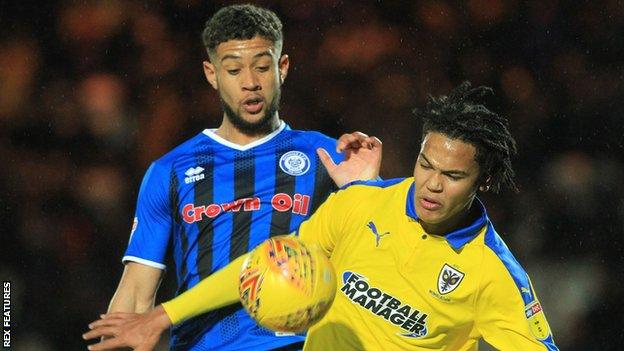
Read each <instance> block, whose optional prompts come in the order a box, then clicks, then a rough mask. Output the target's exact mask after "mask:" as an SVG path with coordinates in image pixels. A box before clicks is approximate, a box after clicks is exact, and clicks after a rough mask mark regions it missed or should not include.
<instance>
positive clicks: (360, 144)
mask: <svg viewBox="0 0 624 351" xmlns="http://www.w3.org/2000/svg"><path fill="white" fill-rule="evenodd" d="M374 147H381V140H379V139H378V138H376V137H369V136H368V135H366V134H364V133H362V132H353V133H350V134H343V135H342V136H341V137H340V138H339V139H338V142H337V143H336V151H337V152H343V151H344V150H346V149H360V148H366V149H369V150H371V149H373V148H374Z"/></svg>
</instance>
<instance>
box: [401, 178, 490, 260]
mask: <svg viewBox="0 0 624 351" xmlns="http://www.w3.org/2000/svg"><path fill="white" fill-rule="evenodd" d="M414 191H415V190H414V182H412V184H411V185H410V187H409V190H408V192H407V199H406V203H405V214H406V215H407V216H408V217H410V218H413V219H415V220H418V214H416V207H415V206H414ZM475 200H476V201H475V204H476V206H478V209H479V213H480V216H479V218H477V219H476V220H475V221H474V222H472V224H470V225H469V226H467V227H464V228H459V229H457V230H454V231H452V232H450V233H448V234H446V235H445V236H444V238H445V239H446V241H448V243H449V244H450V245H451V246H452V247H453V248H454V249H455V250H458V249H460V248H461V247H462V246H464V245H466V243H468V242H469V241H470V240H472V239H474V237H476V236H477V235H478V234H479V232H480V231H481V229H483V227H484V226H485V225H487V224H488V223H489V221H490V220H489V218H488V216H487V212H486V211H485V206H483V203H482V202H481V200H479V199H478V198H475Z"/></svg>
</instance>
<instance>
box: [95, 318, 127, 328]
mask: <svg viewBox="0 0 624 351" xmlns="http://www.w3.org/2000/svg"><path fill="white" fill-rule="evenodd" d="M125 322H126V319H123V318H115V317H107V318H104V319H98V320H97V321H95V322H91V323H89V329H96V328H99V327H109V326H118V325H121V324H123V323H125Z"/></svg>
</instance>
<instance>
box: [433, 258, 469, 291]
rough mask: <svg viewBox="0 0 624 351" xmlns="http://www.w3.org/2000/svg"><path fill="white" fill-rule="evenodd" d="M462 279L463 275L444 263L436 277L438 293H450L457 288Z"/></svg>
mask: <svg viewBox="0 0 624 351" xmlns="http://www.w3.org/2000/svg"><path fill="white" fill-rule="evenodd" d="M462 279H464V273H462V272H460V271H458V270H457V269H455V268H453V267H451V266H449V265H448V264H446V263H445V264H444V266H443V267H442V270H441V271H440V275H438V292H439V293H440V294H442V295H444V294H448V293H450V292H451V291H453V290H455V289H456V288H457V287H458V286H459V283H461V281H462Z"/></svg>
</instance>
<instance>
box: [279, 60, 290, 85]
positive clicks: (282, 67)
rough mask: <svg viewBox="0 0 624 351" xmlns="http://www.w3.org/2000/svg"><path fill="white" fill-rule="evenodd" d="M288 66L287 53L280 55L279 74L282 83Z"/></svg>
mask: <svg viewBox="0 0 624 351" xmlns="http://www.w3.org/2000/svg"><path fill="white" fill-rule="evenodd" d="M289 66H290V59H289V58H288V55H282V57H280V60H279V75H280V83H281V84H284V81H285V80H286V76H287V75H288V67H289Z"/></svg>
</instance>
